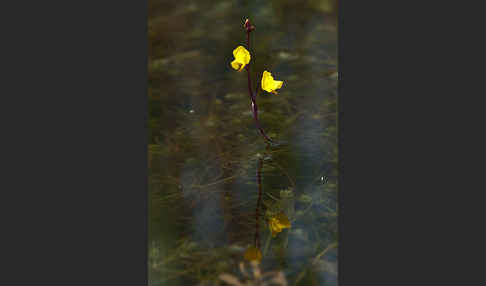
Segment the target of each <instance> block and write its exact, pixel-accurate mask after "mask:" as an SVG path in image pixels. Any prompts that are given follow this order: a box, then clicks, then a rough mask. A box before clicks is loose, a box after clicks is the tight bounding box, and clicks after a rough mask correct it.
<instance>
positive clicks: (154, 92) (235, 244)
mask: <svg viewBox="0 0 486 286" xmlns="http://www.w3.org/2000/svg"><path fill="white" fill-rule="evenodd" d="M334 3H335V2H334V1H330V2H328V1H208V0H198V1H195V0H192V1H189V0H178V1H160V0H150V1H149V63H148V64H149V79H148V80H149V95H148V96H149V126H150V133H149V134H148V136H149V142H150V145H149V178H148V179H149V285H154V286H155V285H228V284H224V283H223V282H222V280H221V279H220V278H221V277H225V276H221V275H222V274H224V275H231V277H234V278H235V279H239V280H240V281H241V283H243V282H244V281H245V277H246V278H247V280H248V279H249V280H251V277H250V278H248V277H247V276H251V275H249V274H248V273H246V275H245V272H248V271H249V270H244V269H243V271H242V269H241V268H240V264H241V263H242V262H244V259H243V253H244V252H245V250H246V249H247V248H248V247H249V246H252V245H255V237H257V241H258V244H259V245H258V246H259V247H260V249H261V251H262V252H263V253H264V255H263V259H262V261H261V263H260V264H259V266H258V267H259V268H258V270H259V271H261V272H262V273H270V272H272V273H274V274H275V276H273V277H279V278H278V279H280V280H279V281H285V283H287V285H337V280H336V279H337V250H338V247H337V175H338V174H337V113H336V112H337V20H336V9H335V8H334V7H335V4H334ZM333 5H334V6H333ZM245 18H250V20H251V21H252V23H253V24H254V25H255V26H256V30H255V31H254V32H252V35H251V36H252V39H251V51H250V52H251V55H252V60H251V72H252V78H253V84H254V85H255V82H259V81H260V79H261V75H262V72H263V70H269V71H271V72H272V74H273V75H274V77H275V78H276V79H277V80H283V81H284V85H283V87H282V88H281V89H280V92H279V94H278V95H271V94H268V93H265V92H263V91H260V93H259V95H258V98H257V102H258V107H259V111H260V112H259V117H260V121H261V124H262V126H263V127H264V129H265V131H266V133H267V134H268V135H269V136H270V137H271V138H272V139H274V140H276V141H277V142H279V144H278V145H277V146H267V144H265V141H264V140H263V138H262V137H261V136H260V134H259V133H258V130H257V129H256V126H255V122H254V120H253V117H252V113H251V106H250V99H249V96H248V91H247V77H246V73H245V72H241V73H240V72H237V71H235V70H233V69H232V68H231V66H230V62H231V61H232V60H233V55H232V51H233V49H234V48H236V47H237V46H238V45H244V44H245V41H246V34H245V31H244V29H243V22H244V20H245ZM258 175H260V178H261V184H260V186H259V185H258ZM259 187H260V190H261V205H260V207H259V214H258V217H259V221H258V229H257V228H256V225H257V221H256V217H257V214H256V207H257V201H258V198H259ZM272 211H280V212H283V213H285V215H286V216H288V217H289V219H290V221H291V228H290V229H284V230H283V231H282V232H281V233H279V234H278V235H277V236H276V237H275V238H272V237H271V235H270V232H269V228H268V224H267V222H268V216H269V215H270V213H271V212H272ZM244 265H245V267H247V266H248V265H247V263H245V264H244ZM245 269H246V268H245ZM250 272H251V271H250ZM250 274H251V273H250ZM278 275H281V276H278ZM226 277H227V276H226ZM242 285H243V284H242ZM276 285H277V284H276ZM281 285H283V284H281Z"/></svg>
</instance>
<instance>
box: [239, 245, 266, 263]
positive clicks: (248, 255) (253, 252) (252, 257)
mask: <svg viewBox="0 0 486 286" xmlns="http://www.w3.org/2000/svg"><path fill="white" fill-rule="evenodd" d="M243 257H244V258H245V259H246V260H248V261H257V262H260V261H261V260H262V253H261V251H260V250H259V249H258V248H256V247H254V246H250V247H248V249H247V250H246V251H245V255H244V256H243Z"/></svg>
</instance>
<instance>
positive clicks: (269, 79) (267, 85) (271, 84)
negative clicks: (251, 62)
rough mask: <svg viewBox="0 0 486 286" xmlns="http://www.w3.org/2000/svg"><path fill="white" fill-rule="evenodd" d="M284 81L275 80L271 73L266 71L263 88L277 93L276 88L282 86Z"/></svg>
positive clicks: (263, 77)
mask: <svg viewBox="0 0 486 286" xmlns="http://www.w3.org/2000/svg"><path fill="white" fill-rule="evenodd" d="M282 85H283V81H280V80H274V79H273V76H272V74H271V73H269V72H267V71H264V72H263V76H262V89H263V90H264V91H267V92H270V93H273V94H277V92H276V91H275V90H276V89H279V88H281V87H282Z"/></svg>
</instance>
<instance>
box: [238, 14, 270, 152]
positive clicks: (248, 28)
mask: <svg viewBox="0 0 486 286" xmlns="http://www.w3.org/2000/svg"><path fill="white" fill-rule="evenodd" d="M244 27H245V30H246V48H247V49H248V51H249V50H250V33H251V31H253V30H255V26H253V25H252V24H251V23H250V21H249V20H248V19H246V21H245V25H244ZM245 69H246V73H247V75H248V95H249V96H250V100H251V110H252V112H253V119H255V123H256V126H257V128H258V130H259V131H260V134H261V135H262V136H263V138H264V139H265V140H266V141H267V143H273V141H272V140H271V139H270V138H269V137H268V136H267V135H266V134H265V131H264V130H263V128H262V126H261V125H260V121H259V120H258V105H257V103H256V92H255V93H253V91H252V88H251V86H252V83H251V76H250V63H248V64H247V65H246V66H245Z"/></svg>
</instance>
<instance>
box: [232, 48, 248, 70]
mask: <svg viewBox="0 0 486 286" xmlns="http://www.w3.org/2000/svg"><path fill="white" fill-rule="evenodd" d="M233 56H234V57H235V60H234V61H232V62H231V67H232V68H234V69H235V70H237V71H242V70H243V68H244V67H245V66H246V65H247V64H248V63H249V62H250V59H251V56H250V52H249V51H248V50H247V49H245V47H243V46H238V47H237V48H236V49H234V50H233Z"/></svg>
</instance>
